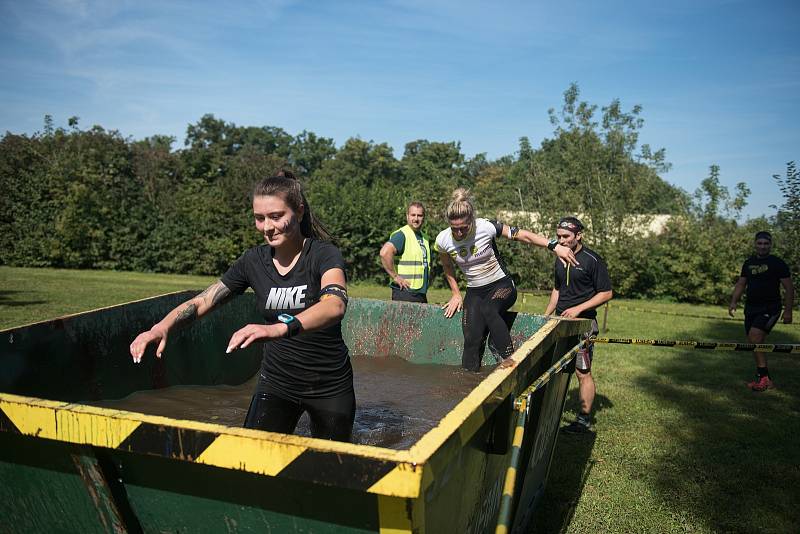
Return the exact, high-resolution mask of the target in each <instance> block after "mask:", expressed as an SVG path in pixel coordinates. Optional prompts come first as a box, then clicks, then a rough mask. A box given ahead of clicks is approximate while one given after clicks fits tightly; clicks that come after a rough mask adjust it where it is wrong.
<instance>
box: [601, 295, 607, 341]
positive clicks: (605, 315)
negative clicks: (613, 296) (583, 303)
mask: <svg viewBox="0 0 800 534" xmlns="http://www.w3.org/2000/svg"><path fill="white" fill-rule="evenodd" d="M601 332H603V333H604V334H605V333H606V332H608V302H606V309H605V311H604V312H603V330H601Z"/></svg>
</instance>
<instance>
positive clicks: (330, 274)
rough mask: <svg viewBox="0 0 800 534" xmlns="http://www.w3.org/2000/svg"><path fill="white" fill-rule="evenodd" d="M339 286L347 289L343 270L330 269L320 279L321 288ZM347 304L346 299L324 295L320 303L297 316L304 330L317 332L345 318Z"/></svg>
mask: <svg viewBox="0 0 800 534" xmlns="http://www.w3.org/2000/svg"><path fill="white" fill-rule="evenodd" d="M330 285H337V286H342V287H344V288H347V282H346V281H345V276H344V271H343V270H342V269H338V268H337V269H328V270H327V271H325V272H324V273H323V275H322V278H321V279H320V288H324V287H326V286H330ZM346 309H347V304H346V303H345V301H344V299H342V298H340V297H338V296H335V295H330V294H328V295H323V296H322V298H320V300H319V302H317V303H316V304H314V305H313V306H311V307H310V308H307V309H306V310H304V311H302V312H300V313H298V314H297V315H295V317H296V318H297V320H299V321H300V324H302V325H303V330H304V331H305V330H317V329H319V328H326V327H328V326H330V325H332V324H336V323H337V322H339V321H341V320H342V318H343V317H344V312H345V310H346Z"/></svg>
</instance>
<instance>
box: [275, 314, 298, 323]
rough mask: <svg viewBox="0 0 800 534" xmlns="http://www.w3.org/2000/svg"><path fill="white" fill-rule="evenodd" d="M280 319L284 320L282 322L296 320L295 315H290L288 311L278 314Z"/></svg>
mask: <svg viewBox="0 0 800 534" xmlns="http://www.w3.org/2000/svg"><path fill="white" fill-rule="evenodd" d="M278 320H279V321H280V322H282V323H286V324H289V323H291V322H292V321H294V316H293V315H289V314H288V313H282V314H280V315H278Z"/></svg>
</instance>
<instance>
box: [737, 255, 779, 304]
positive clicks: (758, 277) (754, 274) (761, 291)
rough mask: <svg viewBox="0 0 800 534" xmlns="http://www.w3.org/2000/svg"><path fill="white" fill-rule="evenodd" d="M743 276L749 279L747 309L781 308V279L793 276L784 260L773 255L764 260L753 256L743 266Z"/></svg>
mask: <svg viewBox="0 0 800 534" xmlns="http://www.w3.org/2000/svg"><path fill="white" fill-rule="evenodd" d="M742 276H743V277H744V278H747V301H746V303H745V309H748V308H776V307H778V308H779V307H780V306H781V290H780V283H781V279H782V278H789V276H791V273H790V272H789V266H788V265H786V263H785V262H784V261H783V260H782V259H780V258H778V257H777V256H773V255H772V254H770V255H768V256H764V257H763V258H759V257H758V256H751V257H749V258H747V260H746V261H745V262H744V265H742Z"/></svg>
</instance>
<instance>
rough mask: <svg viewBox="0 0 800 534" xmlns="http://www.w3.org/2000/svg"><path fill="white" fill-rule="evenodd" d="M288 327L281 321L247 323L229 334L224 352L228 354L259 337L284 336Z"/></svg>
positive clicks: (272, 337)
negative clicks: (229, 338)
mask: <svg viewBox="0 0 800 534" xmlns="http://www.w3.org/2000/svg"><path fill="white" fill-rule="evenodd" d="M288 331H289V327H288V326H286V325H285V324H283V323H275V324H249V325H247V326H245V327H244V328H240V329H239V330H237V331H236V332H234V333H233V335H232V336H231V340H230V341H229V342H228V348H227V349H225V354H230V353H231V352H233V351H235V350H236V349H244V348H247V346H248V345H250V344H251V343H252V342H254V341H258V340H259V339H278V338H281V337H286V333H287V332H288Z"/></svg>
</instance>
